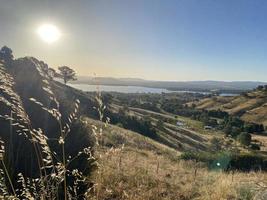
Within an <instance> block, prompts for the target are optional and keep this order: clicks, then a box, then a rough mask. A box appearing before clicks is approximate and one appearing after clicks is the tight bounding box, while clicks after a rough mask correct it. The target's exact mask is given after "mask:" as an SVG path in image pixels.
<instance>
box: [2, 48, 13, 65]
mask: <svg viewBox="0 0 267 200" xmlns="http://www.w3.org/2000/svg"><path fill="white" fill-rule="evenodd" d="M13 58H14V56H13V53H12V50H11V49H10V48H8V47H7V46H3V47H2V48H1V50H0V60H4V61H5V62H6V63H10V62H11V61H12V60H13Z"/></svg>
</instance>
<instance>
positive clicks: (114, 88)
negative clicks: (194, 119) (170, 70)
mask: <svg viewBox="0 0 267 200" xmlns="http://www.w3.org/2000/svg"><path fill="white" fill-rule="evenodd" d="M69 85H70V86H72V87H74V88H76V89H81V90H83V91H85V92H94V91H97V90H98V89H97V87H100V90H101V91H103V92H121V93H172V92H174V93H175V92H177V93H201V94H206V95H209V94H218V95H222V96H236V95H238V94H240V93H241V92H244V91H231V90H221V91H216V92H213V91H209V90H200V89H199V90H194V89H192V88H191V89H190V88H183V89H180V88H179V89H178V88H177V89H176V88H163V87H147V86H139V85H138V86H137V85H122V84H121V85H120V84H85V83H70V84H69Z"/></svg>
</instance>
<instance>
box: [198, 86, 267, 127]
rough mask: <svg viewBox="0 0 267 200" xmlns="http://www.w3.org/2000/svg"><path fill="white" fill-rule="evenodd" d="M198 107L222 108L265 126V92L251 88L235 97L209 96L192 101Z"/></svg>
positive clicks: (266, 94)
mask: <svg viewBox="0 0 267 200" xmlns="http://www.w3.org/2000/svg"><path fill="white" fill-rule="evenodd" d="M194 103H195V104H196V106H197V108H199V109H207V110H218V109H220V110H222V111H226V112H228V113H229V114H233V115H238V116H240V117H241V119H243V120H244V121H248V122H254V123H261V124H264V125H265V126H267V92H266V91H265V90H253V91H251V92H248V93H245V94H243V95H239V96H235V97H219V96H216V97H211V98H206V99H203V100H200V101H199V102H194Z"/></svg>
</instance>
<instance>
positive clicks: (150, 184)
mask: <svg viewBox="0 0 267 200" xmlns="http://www.w3.org/2000/svg"><path fill="white" fill-rule="evenodd" d="M98 154H99V155H98V158H99V159H98V162H99V169H98V170H97V171H96V172H95V173H94V174H93V177H92V179H93V182H94V183H95V186H94V188H93V190H92V195H91V197H90V199H94V200H102V199H109V200H120V199H122V200H150V199H151V200H162V199H166V200H179V199H181V200H189V199H196V200H209V199H210V200H222V199H225V200H250V199H254V198H255V196H256V195H257V194H258V193H259V192H261V191H264V188H265V186H266V185H267V181H266V180H267V174H266V173H263V172H251V173H239V172H235V173H225V172H221V171H209V170H207V169H206V168H205V167H203V166H201V165H200V164H197V163H195V162H191V161H181V160H179V159H178V157H179V152H176V151H173V150H171V149H170V148H168V147H165V146H164V145H160V144H158V143H155V142H154V141H152V140H150V139H147V138H145V137H143V136H140V135H138V134H136V133H134V132H129V131H126V130H125V129H121V128H118V127H116V126H108V128H107V130H106V131H105V132H104V134H103V141H102V145H101V146H100V147H99V150H98ZM256 199H260V198H258V197H256Z"/></svg>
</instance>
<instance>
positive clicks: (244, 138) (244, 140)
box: [237, 133, 251, 146]
mask: <svg viewBox="0 0 267 200" xmlns="http://www.w3.org/2000/svg"><path fill="white" fill-rule="evenodd" d="M237 140H238V141H239V142H240V144H242V145H245V146H249V145H250V143H251V135H250V134H249V133H241V134H239V135H238V136H237Z"/></svg>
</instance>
